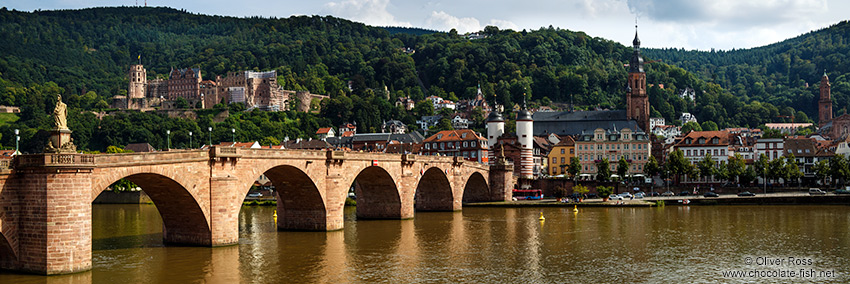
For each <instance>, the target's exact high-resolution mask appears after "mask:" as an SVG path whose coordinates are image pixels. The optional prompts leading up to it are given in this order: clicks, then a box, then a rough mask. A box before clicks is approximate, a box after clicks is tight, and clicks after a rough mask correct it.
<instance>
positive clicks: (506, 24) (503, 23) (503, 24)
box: [489, 19, 520, 31]
mask: <svg viewBox="0 0 850 284" xmlns="http://www.w3.org/2000/svg"><path fill="white" fill-rule="evenodd" d="M489 25H490V26H497V27H499V29H500V30H507V29H512V30H515V31H516V30H519V29H520V28H519V26H517V24H514V22H511V21H507V20H498V19H492V20H490V24H489Z"/></svg>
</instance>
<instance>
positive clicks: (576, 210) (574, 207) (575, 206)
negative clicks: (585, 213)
mask: <svg viewBox="0 0 850 284" xmlns="http://www.w3.org/2000/svg"><path fill="white" fill-rule="evenodd" d="M573 212H576V213H578V205H573Z"/></svg>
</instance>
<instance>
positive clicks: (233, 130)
mask: <svg viewBox="0 0 850 284" xmlns="http://www.w3.org/2000/svg"><path fill="white" fill-rule="evenodd" d="M230 132H231V133H233V143H234V144H236V128H231V129H230Z"/></svg>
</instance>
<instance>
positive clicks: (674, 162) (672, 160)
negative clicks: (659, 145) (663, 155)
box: [665, 149, 691, 182]
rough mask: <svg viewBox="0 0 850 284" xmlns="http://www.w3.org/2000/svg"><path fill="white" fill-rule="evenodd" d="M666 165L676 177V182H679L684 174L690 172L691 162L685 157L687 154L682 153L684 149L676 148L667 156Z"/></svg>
mask: <svg viewBox="0 0 850 284" xmlns="http://www.w3.org/2000/svg"><path fill="white" fill-rule="evenodd" d="M665 167H666V169H667V171H668V172H669V173H670V174H671V175H673V176H675V177H676V182H679V179H680V178H681V177H682V175H683V174H687V173H688V172H689V170H690V167H691V163H689V162H688V160H686V159H685V154H684V153H682V150H680V149H676V150H675V151H673V152H671V153H670V155H669V156H667V163H666V164H665Z"/></svg>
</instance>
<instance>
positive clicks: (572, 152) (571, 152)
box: [570, 148, 808, 154]
mask: <svg viewBox="0 0 850 284" xmlns="http://www.w3.org/2000/svg"><path fill="white" fill-rule="evenodd" d="M806 151H808V150H806ZM574 152H575V149H573V148H570V154H575V153H574Z"/></svg>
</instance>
